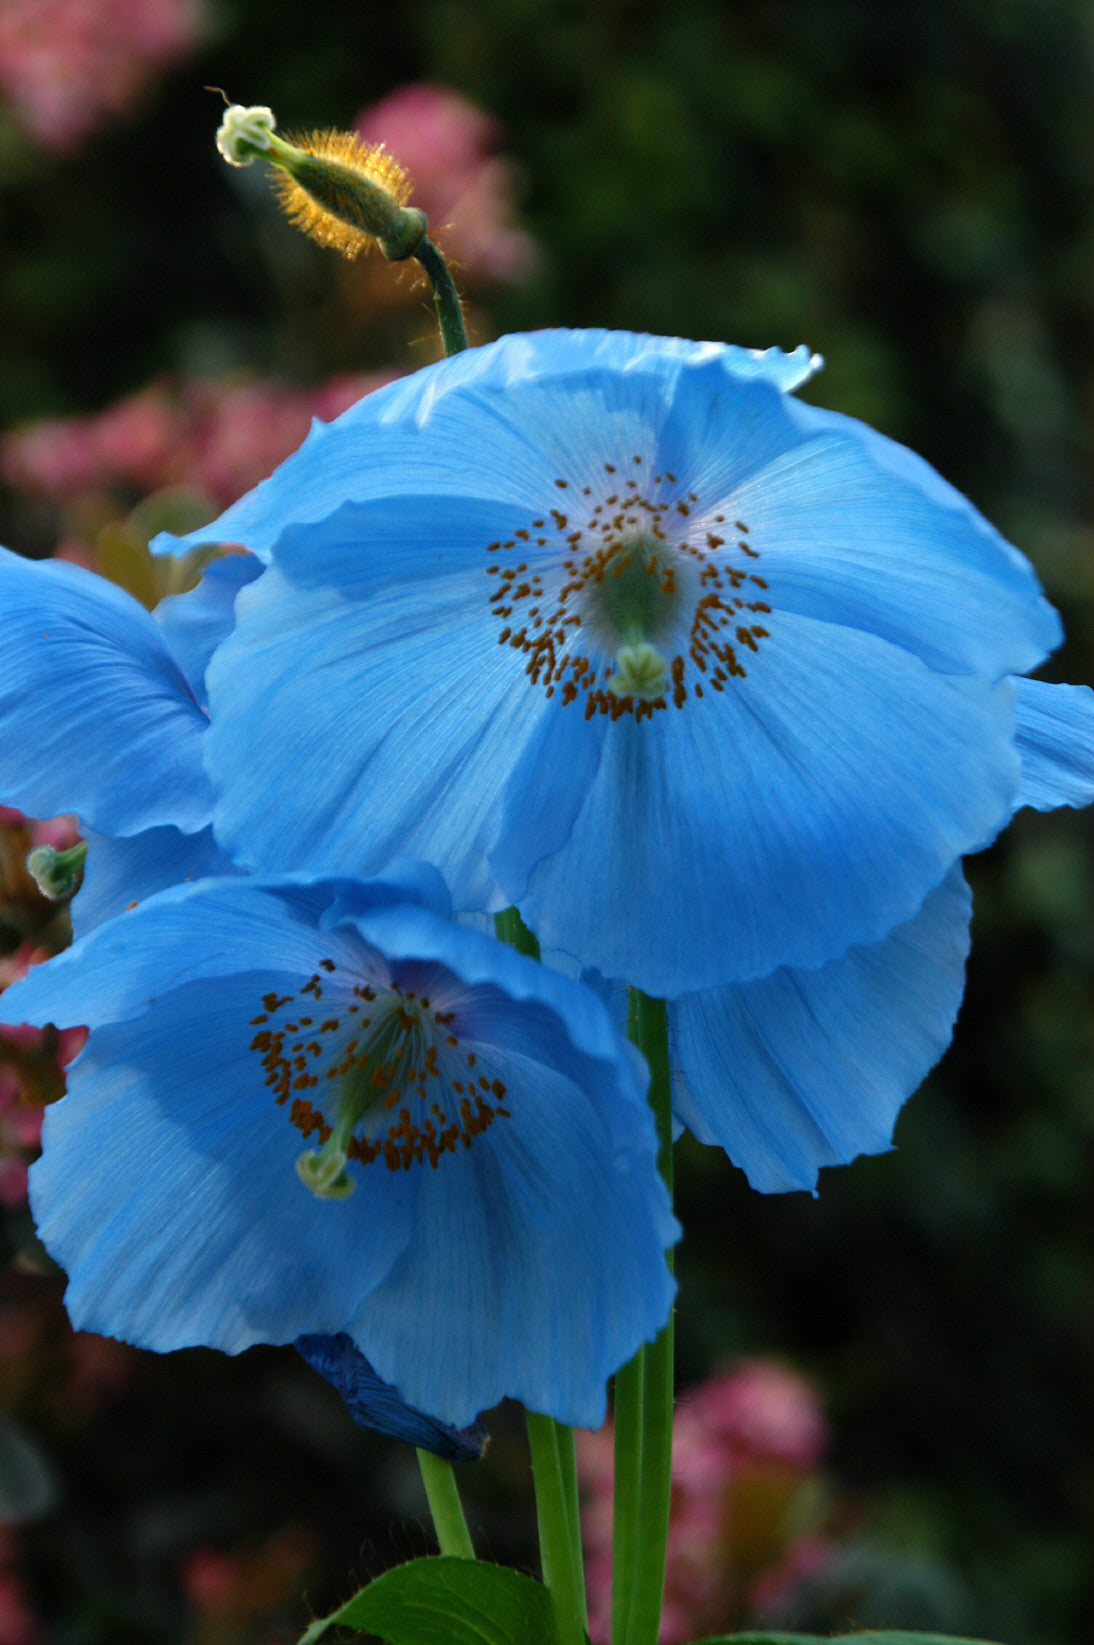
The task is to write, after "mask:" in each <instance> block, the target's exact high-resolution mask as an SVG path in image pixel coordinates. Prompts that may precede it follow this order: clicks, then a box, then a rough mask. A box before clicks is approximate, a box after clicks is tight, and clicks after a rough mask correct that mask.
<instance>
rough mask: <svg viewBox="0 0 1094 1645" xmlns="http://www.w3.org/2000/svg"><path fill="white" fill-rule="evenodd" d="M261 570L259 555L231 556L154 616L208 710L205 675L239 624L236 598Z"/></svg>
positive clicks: (209, 568)
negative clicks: (223, 642)
mask: <svg viewBox="0 0 1094 1645" xmlns="http://www.w3.org/2000/svg"><path fill="white" fill-rule="evenodd" d="M261 571H262V561H261V560H259V559H257V558H256V557H255V556H254V555H253V554H225V555H223V556H222V557H221V558H220V559H219V560H214V561H213V562H212V564H211V565H208V566H207V567H206V568H205V570H204V572H203V573H202V576H201V581H200V582H199V583H198V585H197V587H196V588H191V589H190V590H189V591H188V592H187V593H186V594H169V595H168V596H167V598H166V599H164V600H161V601H160V603H159V605H158V606H157V607H156V609H155V611H154V612H153V613H152V617H153V620H154V621H155V622H156V623H157V624H158V625H159V628H160V631H161V632H162V634H163V636H164V638H165V640H166V641H167V644H168V646H169V647H170V650H171V655H172V656H173V657H174V658H175V660H176V662H177V663H178V664H179V666H180V668H181V669H182V671H183V673H184V674H185V675H186V678H187V680H188V682H189V685H190V689H191V691H192V692H193V694H194V696H195V697H196V698H197V700H198V702H199V703H200V704H201V706H202V707H203V708H204V707H206V705H207V701H208V699H207V697H206V693H205V670H206V668H207V667H208V666H209V659H210V657H211V656H212V655H213V652H214V651H215V650H216V648H217V646H218V645H219V644H220V642H221V640H224V639H226V638H227V637H228V635H229V634H230V633H231V632H232V628H233V627H234V625H235V598H236V595H237V594H238V593H239V591H240V589H241V588H245V587H246V585H247V584H248V583H251V582H253V581H254V579H255V578H256V577H257V576H258V575H259V574H260V573H261Z"/></svg>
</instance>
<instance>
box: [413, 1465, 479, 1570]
mask: <svg viewBox="0 0 1094 1645" xmlns="http://www.w3.org/2000/svg"><path fill="white" fill-rule="evenodd" d="M418 1466H419V1468H420V1469H421V1470H422V1484H423V1485H424V1486H425V1495H426V1501H427V1502H428V1503H429V1512H430V1513H431V1514H432V1516H433V1529H434V1530H435V1531H436V1533H437V1546H438V1547H439V1548H440V1550H441V1553H442V1554H455V1555H456V1557H457V1559H474V1557H475V1547H474V1544H473V1542H472V1541H471V1533H470V1531H469V1530H468V1529H467V1521H466V1519H465V1518H464V1517H463V1505H462V1503H461V1502H460V1493H459V1491H458V1490H457V1488H456V1476H455V1474H454V1473H453V1472H452V1464H451V1463H450V1462H446V1461H445V1459H444V1457H438V1456H434V1455H433V1452H432V1451H422V1450H419V1451H418Z"/></svg>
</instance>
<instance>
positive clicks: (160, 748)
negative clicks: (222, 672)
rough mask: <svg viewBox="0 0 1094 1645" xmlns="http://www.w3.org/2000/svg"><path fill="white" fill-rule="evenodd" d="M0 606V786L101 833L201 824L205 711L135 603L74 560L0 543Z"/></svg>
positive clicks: (44, 812) (205, 799)
mask: <svg viewBox="0 0 1094 1645" xmlns="http://www.w3.org/2000/svg"><path fill="white" fill-rule="evenodd" d="M0 608H2V609H3V612H4V643H3V646H2V647H0V747H2V749H3V753H2V756H0V798H2V799H3V800H4V801H5V802H6V803H8V804H11V805H16V806H19V807H20V809H22V810H23V811H26V812H28V813H29V814H30V815H32V816H39V817H49V816H53V815H55V814H56V813H58V812H62V811H73V812H75V813H76V814H77V816H78V817H79V818H80V821H81V822H82V823H84V824H86V825H87V826H88V827H89V828H93V829H95V830H97V831H98V832H100V833H106V834H111V835H131V834H136V833H138V832H139V831H140V830H142V829H145V828H155V827H160V826H163V825H165V824H170V825H172V826H174V827H175V828H178V829H181V830H182V831H183V832H184V833H188V834H189V833H196V832H197V831H198V830H199V829H202V828H204V827H206V826H207V825H208V823H209V822H210V820H211V817H212V803H213V793H212V789H211V787H210V785H209V780H208V778H207V777H206V775H205V770H204V767H203V765H202V763H201V739H202V734H203V732H204V730H205V727H206V725H207V720H206V717H205V715H204V713H203V712H202V710H201V708H200V707H199V705H198V703H197V702H196V701H195V699H194V696H193V694H192V692H191V690H190V687H189V685H188V684H187V682H186V678H185V676H184V675H183V673H182V671H181V669H180V668H179V666H178V664H177V662H176V661H175V659H174V657H173V655H172V653H171V652H170V650H169V649H168V647H167V645H166V643H165V641H164V638H163V636H162V634H161V633H160V630H159V629H158V628H157V626H156V624H155V623H154V622H153V620H152V618H151V617H150V616H149V614H148V613H147V612H146V611H145V610H144V608H143V607H142V606H140V605H139V604H138V603H137V601H136V600H134V599H133V598H132V596H131V595H129V594H126V593H124V592H123V590H122V589H120V588H116V587H115V586H114V584H113V583H109V582H107V581H106V579H105V578H103V577H97V576H95V575H94V574H93V573H92V572H89V571H84V570H83V569H82V568H81V567H79V566H73V565H66V564H63V563H61V562H58V561H37V562H32V561H29V560H24V559H21V558H20V557H19V555H17V554H11V553H9V552H8V551H7V549H0Z"/></svg>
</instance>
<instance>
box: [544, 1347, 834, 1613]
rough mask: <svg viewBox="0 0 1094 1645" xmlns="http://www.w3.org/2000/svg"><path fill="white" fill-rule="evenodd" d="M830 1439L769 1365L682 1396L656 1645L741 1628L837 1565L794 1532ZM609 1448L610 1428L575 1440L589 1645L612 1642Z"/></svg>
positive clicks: (818, 1415)
mask: <svg viewBox="0 0 1094 1645" xmlns="http://www.w3.org/2000/svg"><path fill="white" fill-rule="evenodd" d="M827 1442H828V1432H827V1427H826V1424H825V1421H824V1414H823V1411H822V1409H821V1405H820V1400H819V1398H818V1396H817V1392H816V1390H815V1389H814V1387H813V1386H812V1384H811V1383H810V1382H808V1381H807V1380H806V1378H805V1377H803V1376H801V1375H800V1374H799V1373H798V1372H795V1371H792V1370H790V1369H789V1368H788V1367H786V1366H782V1365H778V1364H775V1363H774V1362H773V1361H770V1360H760V1359H756V1360H746V1361H744V1362H743V1363H742V1364H740V1365H739V1366H738V1367H737V1368H736V1369H734V1370H732V1371H724V1372H719V1373H717V1374H716V1375H715V1376H713V1377H711V1378H710V1379H709V1380H708V1381H707V1382H704V1383H702V1384H701V1385H700V1386H699V1387H697V1388H694V1389H692V1390H691V1391H690V1392H688V1393H687V1394H685V1395H684V1396H683V1397H682V1398H681V1399H680V1401H679V1403H678V1405H677V1408H676V1416H675V1420H674V1424H673V1458H672V1502H671V1512H670V1521H669V1546H668V1574H667V1579H666V1590H665V1605H664V1610H663V1613H662V1618H661V1627H660V1633H659V1635H658V1638H659V1641H660V1645H682V1642H683V1641H685V1640H688V1639H692V1638H694V1637H695V1636H696V1635H697V1634H703V1633H714V1632H717V1631H720V1630H723V1629H725V1628H730V1627H737V1626H738V1625H739V1624H740V1623H741V1622H743V1621H745V1620H747V1618H748V1617H749V1615H750V1614H751V1613H752V1612H753V1611H754V1610H755V1609H756V1607H757V1606H758V1605H759V1604H760V1603H761V1602H763V1603H767V1602H768V1601H769V1600H770V1599H771V1597H772V1596H775V1597H778V1598H780V1599H781V1598H783V1597H784V1596H785V1595H787V1594H789V1593H790V1592H792V1590H793V1588H794V1586H795V1585H796V1584H797V1583H798V1582H799V1581H804V1580H805V1579H806V1577H807V1576H811V1575H813V1574H814V1572H815V1571H816V1570H817V1569H818V1568H819V1565H820V1564H821V1563H823V1561H824V1560H825V1559H827V1558H828V1557H829V1555H830V1552H831V1548H830V1545H829V1544H828V1543H827V1542H825V1541H824V1540H823V1539H822V1538H820V1537H817V1536H813V1535H804V1534H802V1533H801V1532H794V1533H791V1531H790V1530H789V1526H790V1525H791V1524H792V1523H793V1522H794V1517H795V1516H794V1515H793V1514H792V1513H791V1512H790V1510H791V1509H792V1508H793V1507H794V1506H795V1504H797V1503H801V1502H804V1500H805V1496H804V1492H805V1488H806V1486H807V1484H808V1482H809V1480H810V1477H811V1476H812V1474H813V1470H814V1469H815V1468H816V1466H817V1464H818V1462H819V1461H820V1459H821V1457H822V1455H823V1453H824V1450H825V1448H826V1446H827ZM613 1446H614V1435H613V1431H612V1426H611V1424H610V1423H608V1424H606V1425H605V1426H604V1427H603V1428H602V1429H601V1430H600V1431H599V1432H598V1433H595V1434H589V1433H578V1435H577V1464H578V1476H579V1479H580V1481H581V1486H582V1492H583V1497H584V1506H583V1508H582V1516H581V1524H582V1532H583V1536H584V1540H585V1547H586V1554H587V1562H586V1581H587V1586H588V1590H589V1632H590V1637H591V1639H592V1641H593V1645H607V1642H608V1641H609V1639H610V1637H611V1536H612V1476H613Z"/></svg>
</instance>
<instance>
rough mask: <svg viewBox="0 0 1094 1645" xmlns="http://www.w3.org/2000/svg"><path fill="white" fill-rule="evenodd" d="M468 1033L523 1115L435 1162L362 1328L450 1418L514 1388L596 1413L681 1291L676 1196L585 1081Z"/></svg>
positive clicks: (413, 1395)
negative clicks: (674, 1263) (612, 1381)
mask: <svg viewBox="0 0 1094 1645" xmlns="http://www.w3.org/2000/svg"><path fill="white" fill-rule="evenodd" d="M468 1047H470V1048H473V1049H474V1050H475V1052H476V1054H477V1064H476V1066H477V1068H481V1069H482V1071H483V1073H484V1075H485V1077H486V1078H492V1077H493V1076H494V1075H495V1074H499V1075H500V1076H501V1077H503V1079H504V1083H505V1085H506V1087H507V1095H506V1099H505V1101H506V1107H507V1109H508V1111H509V1113H510V1115H511V1117H510V1118H509V1119H506V1120H505V1121H499V1122H497V1123H495V1124H494V1125H492V1126H491V1127H490V1129H489V1130H488V1131H487V1132H486V1133H485V1135H483V1136H481V1137H479V1138H476V1140H475V1146H473V1147H472V1148H470V1149H468V1150H467V1151H466V1152H464V1151H460V1152H458V1153H457V1155H456V1156H454V1157H450V1158H449V1159H446V1161H445V1164H446V1166H449V1167H450V1169H446V1170H443V1171H441V1170H438V1171H431V1172H425V1173H423V1177H422V1183H421V1194H420V1197H419V1201H418V1207H417V1215H416V1218H415V1226H414V1234H413V1237H412V1239H411V1242H410V1244H409V1245H408V1247H407V1249H406V1252H405V1254H404V1256H403V1257H402V1258H401V1259H400V1261H399V1262H398V1263H397V1264H396V1265H395V1267H394V1268H393V1269H392V1272H391V1274H390V1276H389V1277H388V1279H386V1280H385V1281H384V1282H383V1283H382V1284H381V1285H380V1286H379V1287H378V1288H377V1289H376V1290H375V1291H374V1292H372V1293H371V1294H370V1295H369V1296H368V1297H367V1298H366V1299H365V1300H364V1301H363V1303H362V1305H361V1307H360V1309H359V1310H358V1313H357V1316H356V1319H355V1320H354V1322H353V1324H352V1325H351V1326H350V1327H349V1330H350V1333H351V1335H352V1336H353V1338H354V1340H355V1341H356V1342H357V1343H358V1345H359V1346H360V1348H361V1350H362V1352H363V1353H365V1354H366V1355H367V1356H368V1358H369V1359H370V1360H371V1362H372V1363H373V1364H374V1365H375V1367H376V1369H377V1370H378V1371H379V1373H380V1375H381V1376H383V1377H384V1378H385V1379H387V1380H388V1381H391V1382H393V1383H394V1384H395V1385H396V1386H397V1388H398V1389H399V1392H400V1394H401V1395H402V1396H403V1398H404V1399H406V1400H408V1401H409V1402H410V1403H411V1404H414V1405H421V1406H424V1407H425V1408H426V1409H428V1410H431V1411H435V1412H436V1413H437V1414H438V1415H440V1416H442V1417H444V1418H445V1420H447V1421H449V1422H453V1423H456V1424H458V1425H462V1424H464V1423H466V1422H468V1421H469V1420H470V1419H471V1418H472V1417H473V1416H474V1415H475V1413H476V1412H477V1411H478V1410H479V1409H481V1408H482V1407H483V1406H484V1405H486V1406H489V1405H492V1404H494V1403H495V1402H496V1401H497V1400H498V1399H500V1398H501V1397H502V1396H503V1395H509V1396H511V1397H513V1398H515V1399H519V1400H521V1401H523V1403H524V1404H525V1405H526V1406H528V1407H529V1408H530V1409H532V1410H536V1411H543V1412H546V1413H548V1414H549V1415H551V1416H554V1417H556V1418H557V1419H558V1420H559V1421H560V1422H567V1423H576V1424H579V1425H581V1426H583V1427H587V1428H596V1427H599V1425H600V1423H601V1422H602V1421H603V1417H604V1389H605V1383H606V1380H607V1378H608V1376H609V1375H610V1374H611V1373H612V1372H613V1371H615V1370H616V1369H618V1367H619V1366H620V1365H621V1364H622V1363H623V1362H624V1361H625V1360H627V1359H629V1358H630V1357H631V1356H632V1354H633V1353H634V1352H635V1350H636V1349H637V1348H638V1346H639V1345H640V1344H641V1343H642V1342H643V1341H648V1340H650V1339H652V1337H653V1336H654V1335H655V1334H656V1332H657V1331H658V1330H659V1329H660V1327H661V1326H662V1325H663V1324H664V1321H665V1319H666V1317H667V1314H668V1309H669V1306H670V1304H671V1299H672V1293H673V1285H672V1282H671V1279H670V1277H669V1274H668V1271H667V1268H666V1266H665V1262H664V1259H663V1256H662V1254H661V1250H662V1247H661V1238H660V1236H659V1234H658V1232H657V1228H658V1227H659V1226H662V1225H663V1224H664V1222H665V1220H666V1218H667V1214H668V1212H667V1196H666V1195H664V1193H663V1190H662V1187H661V1184H660V1179H659V1178H658V1177H657V1176H656V1170H655V1167H654V1164H653V1156H652V1154H647V1155H646V1156H645V1157H644V1158H643V1157H642V1156H641V1155H640V1154H639V1153H638V1151H637V1150H635V1153H634V1155H633V1156H632V1164H631V1167H630V1168H629V1169H624V1168H623V1162H622V1161H621V1160H620V1158H619V1157H618V1156H617V1155H616V1154H615V1153H614V1151H613V1149H612V1147H611V1139H610V1137H609V1135H608V1134H607V1130H606V1126H605V1115H604V1112H603V1108H604V1106H605V1105H603V1104H602V1105H601V1106H600V1109H599V1111H598V1108H597V1106H595V1105H594V1103H593V1102H592V1101H591V1100H590V1097H591V1095H592V1093H591V1092H590V1090H589V1089H588V1088H586V1089H585V1090H582V1089H581V1088H580V1087H579V1086H578V1085H577V1084H576V1083H573V1082H571V1081H569V1080H567V1079H565V1078H564V1077H562V1076H561V1075H559V1074H558V1073H556V1072H555V1071H554V1070H552V1069H549V1068H546V1067H545V1066H544V1065H543V1064H540V1063H536V1062H534V1061H533V1060H532V1059H530V1058H529V1059H527V1060H524V1059H521V1058H519V1057H517V1056H516V1054H515V1053H513V1052H512V1051H511V1050H505V1051H504V1052H495V1051H493V1050H492V1047H491V1046H490V1045H489V1044H488V1043H486V1042H479V1043H478V1044H476V1043H475V1042H474V1041H472V1040H470V1039H463V1038H462V1037H461V1049H466V1048H468Z"/></svg>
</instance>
